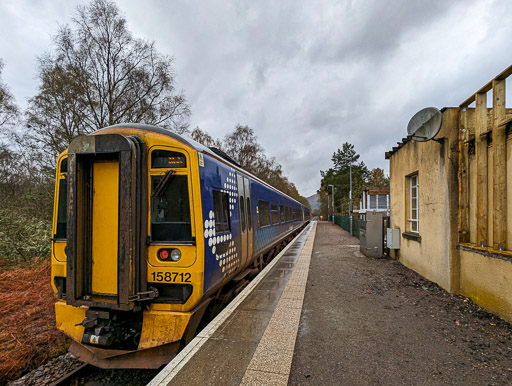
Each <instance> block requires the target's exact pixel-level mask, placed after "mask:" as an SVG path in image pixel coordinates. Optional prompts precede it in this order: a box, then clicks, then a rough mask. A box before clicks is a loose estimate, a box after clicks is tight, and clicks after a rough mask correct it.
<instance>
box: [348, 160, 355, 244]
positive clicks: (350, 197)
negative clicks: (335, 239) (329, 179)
mask: <svg viewBox="0 0 512 386" xmlns="http://www.w3.org/2000/svg"><path fill="white" fill-rule="evenodd" d="M348 198H349V202H350V204H349V205H350V208H348V213H349V215H350V236H354V233H353V230H352V163H350V191H349V195H348Z"/></svg>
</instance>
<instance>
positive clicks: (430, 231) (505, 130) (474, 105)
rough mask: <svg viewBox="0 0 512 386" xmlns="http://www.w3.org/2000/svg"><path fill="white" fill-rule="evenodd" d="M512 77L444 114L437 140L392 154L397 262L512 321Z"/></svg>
mask: <svg viewBox="0 0 512 386" xmlns="http://www.w3.org/2000/svg"><path fill="white" fill-rule="evenodd" d="M511 74H512V66H510V67H509V68H507V69H506V70H505V71H503V72H502V73H501V74H499V75H498V76H497V77H496V78H494V79H493V80H491V81H490V82H489V83H487V84H486V85H485V86H484V87H482V88H481V89H480V90H478V91H477V92H476V93H475V94H474V95H472V96H471V97H470V98H468V99H467V100H466V101H464V102H463V103H461V104H460V105H459V107H455V108H444V109H442V110H441V112H442V125H441V128H440V130H439V132H438V133H437V135H435V137H434V138H433V139H432V140H430V141H426V142H417V141H415V140H413V139H412V138H411V137H407V138H403V139H402V141H401V142H400V143H398V145H397V146H396V147H394V148H393V149H392V150H391V151H389V152H387V153H386V159H389V161H390V167H389V170H390V196H391V218H390V224H391V227H392V228H396V229H399V230H400V232H399V233H400V248H399V249H394V250H391V251H390V254H391V256H392V257H394V258H396V259H398V260H399V261H400V262H401V263H403V264H404V265H406V266H407V267H409V268H411V269H413V270H415V271H416V272H418V273H419V274H421V275H422V276H424V277H426V278H427V279H429V280H431V281H434V282H436V283H438V284H439V285H440V286H442V287H443V288H445V289H447V290H448V291H450V292H454V293H460V294H462V295H464V296H467V297H470V298H471V299H472V300H473V301H474V302H475V303H477V304H479V305H481V306H482V307H484V308H486V309H487V310H489V311H490V312H493V313H496V314H498V315H500V316H502V317H503V318H504V319H506V320H508V321H512V156H511V155H512V134H511V130H510V126H511V124H512V110H510V109H507V107H506V100H505V84H506V79H507V78H508V77H509V76H510V75H511ZM488 98H489V101H488V100H487V99H488ZM488 102H489V103H488ZM511 102H512V101H511ZM488 105H489V106H490V107H488Z"/></svg>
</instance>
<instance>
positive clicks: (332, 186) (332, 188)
mask: <svg viewBox="0 0 512 386" xmlns="http://www.w3.org/2000/svg"><path fill="white" fill-rule="evenodd" d="M329 186H330V187H331V192H332V224H333V225H334V185H331V184H329V185H327V187H329Z"/></svg>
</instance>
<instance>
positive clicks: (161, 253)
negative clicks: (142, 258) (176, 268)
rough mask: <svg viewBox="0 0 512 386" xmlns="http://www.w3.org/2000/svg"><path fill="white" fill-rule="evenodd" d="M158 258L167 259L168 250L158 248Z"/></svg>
mask: <svg viewBox="0 0 512 386" xmlns="http://www.w3.org/2000/svg"><path fill="white" fill-rule="evenodd" d="M158 258H159V259H160V260H162V261H167V259H168V258H169V251H168V250H167V249H160V250H159V251H158Z"/></svg>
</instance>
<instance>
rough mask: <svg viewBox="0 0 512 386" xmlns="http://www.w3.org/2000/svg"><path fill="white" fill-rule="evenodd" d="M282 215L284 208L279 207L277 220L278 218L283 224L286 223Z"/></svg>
mask: <svg viewBox="0 0 512 386" xmlns="http://www.w3.org/2000/svg"><path fill="white" fill-rule="evenodd" d="M284 215H285V213H284V206H282V205H279V218H280V220H281V222H285V221H286V219H285V216H284Z"/></svg>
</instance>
